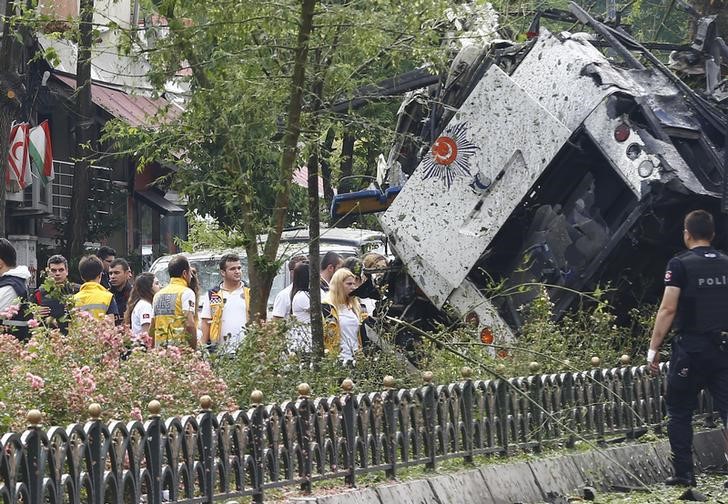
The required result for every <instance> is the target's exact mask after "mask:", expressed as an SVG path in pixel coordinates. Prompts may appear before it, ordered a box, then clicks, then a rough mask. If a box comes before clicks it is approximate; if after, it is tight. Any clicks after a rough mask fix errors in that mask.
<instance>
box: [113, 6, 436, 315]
mask: <svg viewBox="0 0 728 504" xmlns="http://www.w3.org/2000/svg"><path fill="white" fill-rule="evenodd" d="M445 3H446V2H445V0H442V2H440V1H427V2H414V3H410V4H407V5H404V4H401V3H400V4H397V3H393V2H390V1H388V0H386V1H385V0H375V1H373V2H367V3H362V2H357V1H345V2H341V1H338V0H337V1H333V0H331V1H319V2H318V3H317V2H314V1H312V0H283V1H281V2H276V3H268V2H262V3H261V2H252V1H250V0H227V1H224V2H205V1H203V0H188V1H185V2H181V1H176V0H159V1H158V2H157V3H156V8H157V9H158V10H159V13H160V14H162V16H164V18H166V19H167V20H168V25H169V36H168V37H167V38H162V39H158V40H157V41H156V46H155V47H154V48H153V49H149V50H145V53H144V54H145V56H147V57H148V58H149V60H150V62H151V64H152V66H153V72H152V74H151V77H152V79H153V82H154V83H155V84H156V85H157V86H159V88H160V89H162V88H163V86H164V84H165V83H166V82H168V80H169V79H170V78H173V77H174V76H175V74H179V70H180V69H182V70H183V71H184V72H187V73H189V74H191V75H190V77H189V78H188V79H187V81H186V83H187V84H188V85H189V93H188V94H187V96H186V97H187V102H186V104H185V107H186V110H185V112H184V114H183V115H182V117H181V118H180V120H179V121H178V122H177V123H176V124H174V125H160V126H159V127H158V128H157V129H156V130H140V129H135V128H130V127H129V126H128V125H123V124H120V123H115V124H113V125H110V126H109V127H108V129H107V131H106V135H105V136H106V138H109V139H112V138H113V139H114V140H115V141H117V142H119V144H120V145H121V146H126V147H127V148H129V149H132V150H133V152H135V153H137V154H138V155H139V158H140V164H144V163H145V162H147V161H148V160H150V159H153V158H154V159H159V158H167V159H169V160H172V161H175V163H176V165H177V166H178V167H179V171H178V172H177V173H176V175H175V182H174V184H175V186H176V188H177V189H178V190H179V191H180V192H181V193H182V194H184V195H185V196H186V197H187V201H188V207H189V208H191V209H194V210H195V211H196V212H197V213H199V214H201V215H210V216H212V217H214V218H215V219H216V221H217V222H218V223H219V224H220V226H221V227H222V228H223V229H225V230H227V231H230V232H231V233H232V234H235V235H237V236H241V237H242V239H241V244H242V245H243V246H244V247H245V249H246V252H247V260H248V272H249V278H250V287H251V291H252V293H251V294H252V296H251V304H252V308H253V311H254V312H256V313H259V314H261V315H263V314H265V312H266V304H267V298H268V294H269V291H270V286H271V282H272V280H273V278H274V276H275V274H276V273H277V271H278V267H279V264H280V258H279V257H278V245H279V243H280V233H281V230H282V228H283V225H284V222H285V220H286V216H287V214H288V213H289V208H288V206H289V204H290V191H291V175H292V172H293V170H294V168H295V167H296V166H298V165H299V164H304V161H303V159H302V156H301V154H302V152H301V151H302V150H304V151H305V153H308V154H310V153H311V152H314V149H312V148H311V146H314V145H315V146H319V145H320V144H321V142H324V143H333V144H334V145H335V144H336V140H335V139H333V138H330V139H329V140H328V142H327V138H326V137H327V132H329V131H331V129H332V127H333V128H334V131H339V130H337V129H336V128H337V124H338V121H339V119H340V117H337V116H332V115H330V114H328V113H327V112H326V110H327V109H328V104H327V100H332V101H333V100H334V99H336V98H340V97H342V96H345V95H346V94H348V93H349V92H351V91H353V90H354V89H356V88H358V87H359V86H361V85H363V84H370V83H373V82H377V81H379V80H381V79H382V78H383V77H386V76H391V74H392V73H396V72H398V71H401V70H402V69H409V68H412V67H414V66H417V65H420V64H422V63H423V62H424V61H426V60H430V59H431V58H430V54H431V53H432V52H433V51H440V42H439V41H440V36H441V34H440V33H439V32H438V31H437V30H432V29H430V28H431V27H432V25H434V24H435V21H434V20H435V19H436V18H437V17H438V16H440V15H442V13H443V11H444V5H445ZM423 20H426V21H423ZM130 40H131V38H130ZM309 45H310V46H311V47H312V48H313V49H314V50H312V51H311V52H309V51H308V47H309ZM130 48H132V49H133V46H132V45H130ZM176 78H178V79H179V75H177V77H176ZM314 82H320V85H319V89H320V92H314V91H313V90H314V86H313V83H314ZM314 96H318V98H315V97H314ZM317 101H318V102H320V103H321V106H320V107H319V106H315V103H317ZM391 125H392V123H391V121H388V124H387V126H389V127H391ZM381 127H382V125H381V124H380V125H377V126H375V128H381ZM334 162H335V159H333V160H332V163H331V166H334ZM331 176H332V177H335V176H336V174H335V173H334V174H331ZM316 207H317V208H316V209H315V210H316V211H315V217H319V212H318V206H317V205H316ZM312 210H313V206H312ZM261 235H265V237H266V238H265V240H264V241H262V242H261V241H260V239H259V237H260V236H261Z"/></svg>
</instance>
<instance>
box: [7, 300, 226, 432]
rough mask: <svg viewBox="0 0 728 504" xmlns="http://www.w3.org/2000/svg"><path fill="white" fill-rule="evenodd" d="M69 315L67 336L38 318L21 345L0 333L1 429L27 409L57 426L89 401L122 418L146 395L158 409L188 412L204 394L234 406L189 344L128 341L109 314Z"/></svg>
mask: <svg viewBox="0 0 728 504" xmlns="http://www.w3.org/2000/svg"><path fill="white" fill-rule="evenodd" d="M71 319H72V320H71V324H70V327H69V332H68V335H67V336H64V335H62V334H61V333H60V332H59V331H58V330H51V329H49V328H47V327H45V326H44V325H43V324H39V325H38V326H36V328H34V329H33V335H32V337H31V339H30V340H28V341H27V342H26V343H21V342H19V341H18V340H17V339H16V338H15V336H13V335H12V334H0V376H3V377H5V378H4V379H3V380H2V381H0V428H1V429H2V430H3V431H6V430H11V429H13V430H14V429H22V428H23V427H24V423H25V414H26V413H27V411H28V410H29V409H33V408H36V409H39V410H41V411H42V412H43V414H44V423H45V424H54V425H64V424H66V423H72V422H78V421H81V420H84V419H85V418H87V408H88V406H89V404H91V403H93V402H98V403H99V404H101V407H102V410H103V417H104V418H117V419H122V420H128V419H131V418H134V419H141V418H142V415H143V414H146V413H144V411H145V409H146V405H147V404H148V402H149V401H150V400H152V399H157V400H159V401H160V402H161V403H162V407H163V412H164V414H165V415H175V414H188V413H191V412H193V411H194V410H196V409H198V404H199V398H200V396H202V395H204V394H208V395H210V396H211V397H212V399H213V401H214V404H215V406H216V408H219V409H224V408H226V407H234V404H233V403H232V401H231V399H230V395H229V394H228V391H227V386H226V385H225V382H224V381H223V380H222V379H220V378H219V377H217V376H216V374H215V373H214V371H213V369H212V368H211V367H210V364H209V362H207V361H205V360H203V359H201V358H200V356H199V354H196V353H195V352H194V351H193V350H191V349H189V348H177V347H172V346H170V347H167V348H154V349H147V348H146V347H147V346H149V343H150V341H149V339H148V337H142V338H139V339H137V340H136V341H135V340H134V339H133V338H132V336H131V333H130V332H129V330H128V329H127V328H124V327H115V326H114V323H113V321H112V320H111V319H110V318H108V319H107V320H103V321H99V320H96V319H94V318H93V317H91V316H89V315H88V314H87V313H85V312H79V313H77V314H74V315H73V316H72V317H71ZM33 325H36V324H33Z"/></svg>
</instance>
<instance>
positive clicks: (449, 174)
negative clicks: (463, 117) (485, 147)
mask: <svg viewBox="0 0 728 504" xmlns="http://www.w3.org/2000/svg"><path fill="white" fill-rule="evenodd" d="M467 132H468V125H467V123H460V124H456V125H455V126H453V127H451V128H448V129H446V130H445V131H444V132H443V133H442V135H441V136H439V137H438V138H437V140H435V142H434V143H433V144H432V148H431V149H430V151H429V152H428V153H427V155H426V156H425V158H424V159H423V160H422V167H423V172H422V179H423V180H426V179H430V178H439V179H440V180H442V182H443V184H445V187H447V188H448V189H450V186H451V185H452V182H453V180H454V179H455V177H470V176H471V174H470V157H471V156H472V155H473V154H475V152H476V151H477V150H478V147H477V146H476V145H475V144H474V143H472V142H471V141H470V140H468V138H467Z"/></svg>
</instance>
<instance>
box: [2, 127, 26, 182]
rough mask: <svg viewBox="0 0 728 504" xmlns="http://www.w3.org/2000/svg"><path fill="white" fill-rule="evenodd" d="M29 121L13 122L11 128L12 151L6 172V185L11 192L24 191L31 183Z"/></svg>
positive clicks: (9, 154)
mask: <svg viewBox="0 0 728 504" xmlns="http://www.w3.org/2000/svg"><path fill="white" fill-rule="evenodd" d="M29 131H30V125H29V124H28V123H19V124H13V126H12V128H11V129H10V151H9V153H8V169H7V171H6V172H5V187H6V188H7V189H8V191H10V192H18V191H22V190H23V189H25V188H26V187H28V185H30V183H31V180H30V172H29V168H30V159H29V154H28V143H29V141H28V133H29Z"/></svg>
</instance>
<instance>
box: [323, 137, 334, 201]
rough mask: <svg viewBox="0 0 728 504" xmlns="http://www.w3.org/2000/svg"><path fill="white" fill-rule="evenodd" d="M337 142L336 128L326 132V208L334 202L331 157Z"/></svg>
mask: <svg viewBox="0 0 728 504" xmlns="http://www.w3.org/2000/svg"><path fill="white" fill-rule="evenodd" d="M334 140H336V131H334V128H333V127H331V128H329V131H327V132H326V141H325V142H324V147H323V149H322V151H321V160H320V164H321V179H322V181H323V185H324V200H325V201H326V208H330V207H331V202H332V201H333V200H334V186H333V185H332V183H331V162H330V160H329V156H330V155H331V148H332V147H333V145H334Z"/></svg>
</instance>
